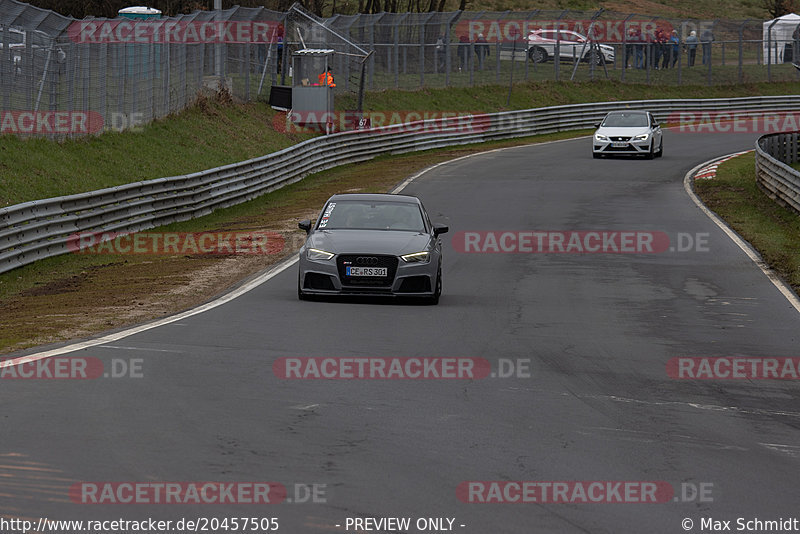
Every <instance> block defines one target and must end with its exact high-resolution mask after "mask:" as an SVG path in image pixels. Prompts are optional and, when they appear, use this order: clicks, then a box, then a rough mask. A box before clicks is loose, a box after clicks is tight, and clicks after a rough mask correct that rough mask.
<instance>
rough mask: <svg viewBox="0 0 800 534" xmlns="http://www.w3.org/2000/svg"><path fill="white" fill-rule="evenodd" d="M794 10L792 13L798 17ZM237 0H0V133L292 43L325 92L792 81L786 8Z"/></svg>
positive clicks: (257, 89) (274, 72)
mask: <svg viewBox="0 0 800 534" xmlns="http://www.w3.org/2000/svg"><path fill="white" fill-rule="evenodd" d="M798 19H800V17H798ZM319 23H320V24H321V25H323V26H324V28H323V29H322V31H315V29H314V25H315V24H316V22H315V23H312V24H310V25H309V24H308V21H304V22H303V23H302V24H301V23H299V22H298V19H297V18H296V17H291V16H290V15H289V14H287V13H281V12H275V11H270V10H267V9H263V8H240V7H235V8H232V9H229V10H223V11H221V12H213V11H197V12H195V13H192V14H190V15H183V16H179V17H174V18H168V19H159V20H157V21H147V22H141V21H139V22H134V21H126V19H83V20H75V19H71V18H67V17H62V16H60V15H57V14H55V13H53V12H49V11H45V10H41V9H38V8H34V7H31V6H29V5H27V4H23V3H21V2H18V1H16V0H0V101H1V102H2V120H0V133H3V134H6V133H16V134H21V135H46V136H55V137H65V136H80V135H85V134H92V133H97V132H100V131H103V130H107V129H126V128H130V127H132V126H136V125H139V124H145V123H147V122H150V121H151V120H153V119H155V118H158V117H163V116H165V115H168V114H169V113H173V112H176V111H179V110H181V109H183V108H185V107H186V106H187V105H189V104H191V103H192V102H193V101H194V99H195V98H196V97H197V95H198V94H199V93H200V92H201V91H202V90H203V89H204V88H205V89H207V90H211V91H215V90H219V89H220V88H223V87H224V88H227V89H228V90H229V91H230V92H231V94H232V95H233V96H234V97H236V98H239V99H242V100H253V99H265V98H266V97H267V95H268V94H269V91H270V87H271V86H272V85H276V84H277V85H289V84H290V83H291V79H290V76H291V61H290V58H291V53H292V52H293V51H295V50H298V49H300V48H303V47H309V48H327V49H332V50H335V51H336V52H337V54H336V56H335V60H334V71H333V72H334V73H335V76H336V88H335V91H336V92H337V93H340V92H356V91H358V88H359V84H360V83H361V74H362V68H361V62H362V61H364V60H363V55H359V54H353V53H352V51H353V46H354V44H355V46H356V47H357V48H358V49H359V50H365V51H368V52H371V53H370V54H369V56H368V58H367V59H366V61H365V62H364V67H363V73H364V79H363V83H364V84H365V87H366V89H367V90H381V89H391V88H398V89H416V88H420V87H451V86H459V87H465V86H467V87H468V86H474V85H480V84H497V83H508V82H509V81H510V80H512V79H513V80H514V81H523V80H534V81H543V80H559V81H566V80H577V81H584V80H593V79H610V80H615V81H621V82H627V83H645V84H653V85H690V84H704V85H705V84H707V85H712V84H733V83H749V82H763V81H797V80H800V71H798V70H797V68H795V67H793V66H792V60H793V58H795V61H796V62H797V63H800V30H799V29H798V28H800V20H797V21H794V20H792V19H788V20H786V21H784V20H780V21H776V22H766V23H765V21H762V20H745V21H728V20H706V21H702V20H680V19H666V18H659V17H646V16H641V15H635V14H625V13H616V12H612V11H604V10H601V11H596V12H582V11H571V10H563V11H544V10H542V11H540V10H535V11H528V12H468V11H464V12H461V11H455V12H433V13H380V14H371V15H347V16H345V15H336V16H334V17H332V18H329V19H325V20H321V21H319Z"/></svg>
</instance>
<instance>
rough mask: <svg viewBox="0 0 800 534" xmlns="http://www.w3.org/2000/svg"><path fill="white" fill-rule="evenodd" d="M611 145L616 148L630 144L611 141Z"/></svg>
mask: <svg viewBox="0 0 800 534" xmlns="http://www.w3.org/2000/svg"><path fill="white" fill-rule="evenodd" d="M611 146H612V147H614V148H625V147H626V146H628V143H622V142H616V143H611Z"/></svg>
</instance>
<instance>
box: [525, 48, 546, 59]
mask: <svg viewBox="0 0 800 534" xmlns="http://www.w3.org/2000/svg"><path fill="white" fill-rule="evenodd" d="M528 58H529V59H530V60H531V61H533V62H534V63H544V62H545V61H547V52H546V51H545V49H544V48H542V47H541V46H534V47H533V48H531V49H530V50H528Z"/></svg>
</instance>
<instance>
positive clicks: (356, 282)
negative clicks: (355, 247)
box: [336, 254, 397, 288]
mask: <svg viewBox="0 0 800 534" xmlns="http://www.w3.org/2000/svg"><path fill="white" fill-rule="evenodd" d="M348 262H350V263H348ZM348 265H349V266H352V267H386V273H387V275H386V276H385V277H384V276H380V277H378V276H374V277H373V276H369V277H366V276H365V277H353V276H347V275H346V274H345V273H346V272H347V267H348ZM336 267H337V269H338V270H339V280H341V282H342V286H343V287H345V288H346V287H359V288H362V287H387V286H391V285H392V282H394V275H395V273H397V257H396V256H386V255H378V254H351V255H342V256H339V257H338V258H337V259H336Z"/></svg>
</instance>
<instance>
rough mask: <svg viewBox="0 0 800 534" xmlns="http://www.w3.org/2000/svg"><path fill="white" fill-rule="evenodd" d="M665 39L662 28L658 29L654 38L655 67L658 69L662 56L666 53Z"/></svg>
mask: <svg viewBox="0 0 800 534" xmlns="http://www.w3.org/2000/svg"><path fill="white" fill-rule="evenodd" d="M664 41H665V40H664V32H663V31H662V30H661V29H658V30H656V32H655V36H654V39H653V68H654V69H656V70H658V65H659V64H660V63H661V56H662V55H664Z"/></svg>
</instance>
